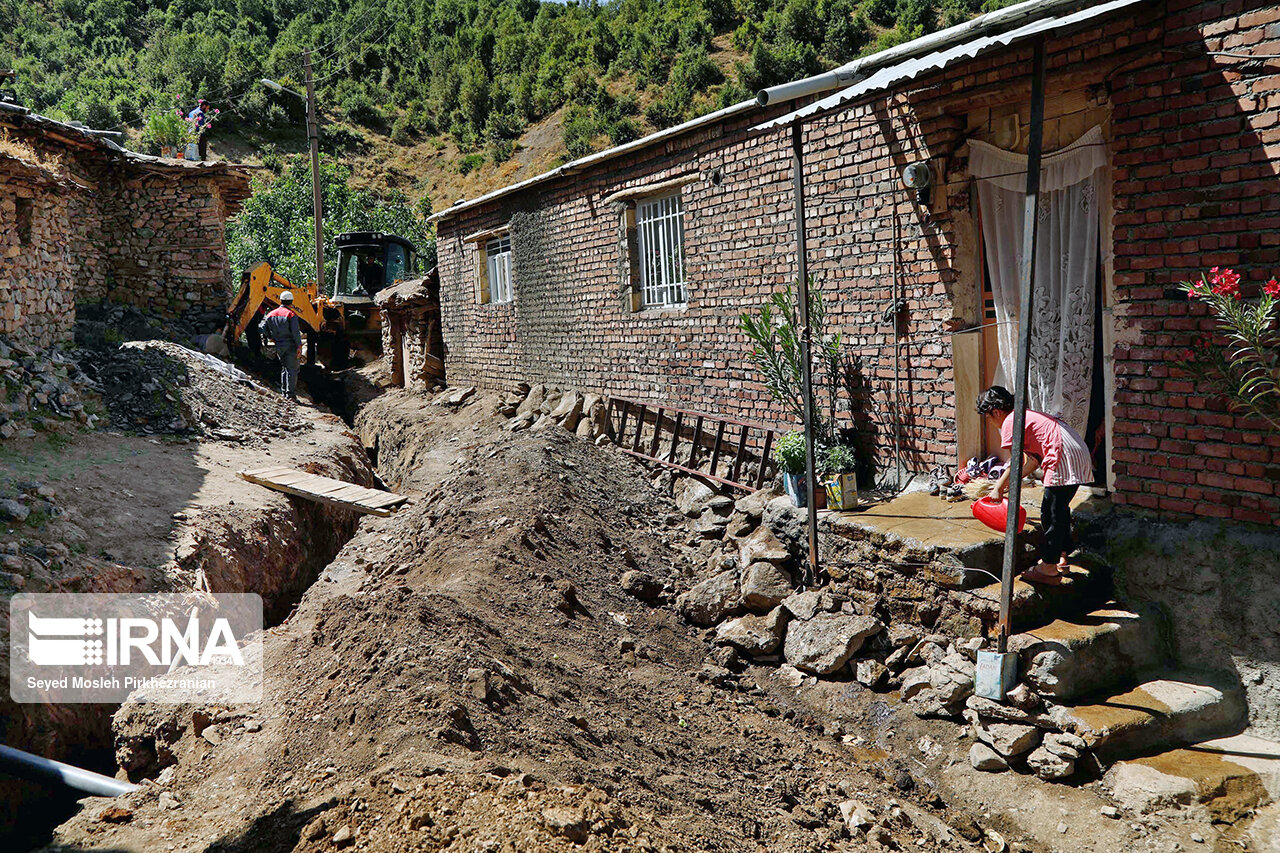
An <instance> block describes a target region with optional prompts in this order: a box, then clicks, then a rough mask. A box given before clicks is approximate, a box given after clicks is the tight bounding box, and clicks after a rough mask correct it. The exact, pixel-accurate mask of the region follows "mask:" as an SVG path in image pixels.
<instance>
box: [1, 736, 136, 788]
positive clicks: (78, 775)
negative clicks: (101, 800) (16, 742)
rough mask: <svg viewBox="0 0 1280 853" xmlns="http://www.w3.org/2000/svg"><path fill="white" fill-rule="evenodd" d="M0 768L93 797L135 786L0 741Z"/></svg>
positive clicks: (134, 786)
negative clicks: (5, 744)
mask: <svg viewBox="0 0 1280 853" xmlns="http://www.w3.org/2000/svg"><path fill="white" fill-rule="evenodd" d="M0 770H4V771H5V772H7V773H11V774H13V775H14V776H19V777H21V778H23V779H30V780H31V781H33V782H51V783H54V784H59V785H66V786H67V787H68V788H74V789H75V790H77V791H84V792H85V793H86V794H92V795H93V796H95V797H118V796H120V795H121V794H128V793H129V792H131V791H136V790H138V786H137V785H131V784H129V783H128V782H121V781H120V780H119V779H112V778H111V777H110V776H103V775H102V774H101V773H94V772H93V771H92V770H85V769H84V768H81V767H74V766H72V765H70V764H63V763H62V762H61V761H54V760H53V759H52V758H45V757H43V756H40V755H35V754H33V753H30V752H24V751H23V750H21V749H14V748H13V747H11V746H4V745H3V744H0Z"/></svg>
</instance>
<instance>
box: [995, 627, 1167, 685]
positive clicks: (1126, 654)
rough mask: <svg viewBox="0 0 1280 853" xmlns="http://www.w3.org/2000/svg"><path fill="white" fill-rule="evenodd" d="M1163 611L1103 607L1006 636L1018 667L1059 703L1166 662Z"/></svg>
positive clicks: (1129, 680)
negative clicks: (1017, 658) (1017, 657)
mask: <svg viewBox="0 0 1280 853" xmlns="http://www.w3.org/2000/svg"><path fill="white" fill-rule="evenodd" d="M1162 626H1163V615H1162V614H1161V612H1160V609H1159V608H1158V607H1156V606H1154V605H1150V604H1147V605H1140V606H1137V607H1133V608H1122V607H1120V606H1119V605H1117V604H1116V603H1115V602H1110V603H1109V604H1108V605H1107V606H1106V607H1103V608H1099V609H1097V610H1093V611H1090V612H1088V613H1085V614H1084V615H1082V616H1073V617H1068V618H1064V619H1055V620H1054V621H1052V622H1050V623H1049V624H1047V625H1042V626H1040V627H1038V628H1033V629H1031V630H1029V631H1025V632H1023V633H1021V634H1015V635H1014V636H1012V637H1010V638H1009V651H1011V652H1018V654H1019V657H1020V666H1019V671H1020V672H1021V673H1023V677H1024V678H1025V680H1026V681H1027V683H1028V684H1029V685H1030V686H1031V687H1032V688H1033V689H1034V690H1036V691H1037V692H1038V693H1040V694H1042V695H1044V696H1047V697H1051V698H1052V699H1053V700H1055V701H1057V702H1061V701H1064V700H1068V699H1076V698H1079V697H1081V696H1085V695H1087V694H1090V693H1097V692H1099V691H1102V690H1106V689H1108V688H1112V687H1116V686H1119V685H1124V684H1133V683H1134V681H1135V679H1136V677H1137V674H1138V673H1139V672H1141V671H1144V670H1154V669H1157V668H1159V667H1161V666H1164V665H1165V664H1167V663H1168V654H1167V650H1166V647H1165V643H1164V639H1163V634H1162V630H1161V629H1162Z"/></svg>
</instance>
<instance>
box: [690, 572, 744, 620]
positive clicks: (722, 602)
mask: <svg viewBox="0 0 1280 853" xmlns="http://www.w3.org/2000/svg"><path fill="white" fill-rule="evenodd" d="M740 607H741V594H740V592H739V590H738V573H737V572H733V571H729V572H721V573H720V574H718V575H715V576H714V577H710V578H707V579H706V580H704V581H703V582H702V583H700V584H698V585H697V586H695V587H693V588H692V589H690V590H689V591H688V592H685V593H682V594H681V595H680V597H679V598H677V599H676V609H677V610H678V611H679V612H680V615H681V616H683V617H684V618H685V619H687V620H689V621H690V622H692V623H693V624H695V625H715V624H716V623H717V622H720V621H721V620H722V619H724V617H726V616H731V615H733V614H734V613H736V612H737V611H738V609H739V608H740Z"/></svg>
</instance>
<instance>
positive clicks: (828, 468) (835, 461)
mask: <svg viewBox="0 0 1280 853" xmlns="http://www.w3.org/2000/svg"><path fill="white" fill-rule="evenodd" d="M818 467H819V468H820V469H821V471H822V473H823V475H824V476H827V477H834V476H835V475H837V474H854V473H857V471H858V454H857V453H856V452H855V451H854V449H853V448H852V447H850V446H849V445H847V444H833V445H831V446H830V447H828V448H826V452H824V453H823V454H822V461H821V463H820V464H819V465H818Z"/></svg>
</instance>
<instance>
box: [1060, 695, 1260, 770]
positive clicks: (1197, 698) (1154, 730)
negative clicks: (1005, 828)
mask: <svg viewBox="0 0 1280 853" xmlns="http://www.w3.org/2000/svg"><path fill="white" fill-rule="evenodd" d="M1050 717H1051V719H1052V720H1053V721H1054V723H1056V724H1057V725H1058V726H1059V727H1061V728H1063V729H1065V730H1066V731H1069V732H1073V733H1075V734H1077V735H1079V736H1080V737H1082V738H1084V740H1085V743H1087V744H1088V745H1089V747H1090V748H1091V749H1092V750H1093V751H1094V752H1095V753H1096V754H1097V755H1098V756H1099V758H1101V759H1102V760H1103V761H1113V760H1116V759H1120V758H1128V757H1132V756H1134V755H1138V754H1140V753H1143V752H1147V751H1152V750H1155V749H1161V748H1167V747H1172V746H1181V745H1184V744H1190V743H1196V742H1197V741H1200V740H1204V739H1205V738H1210V737H1213V736H1214V735H1228V734H1235V733H1236V732H1238V731H1240V730H1241V729H1242V728H1243V727H1244V720H1245V717H1246V709H1245V706H1244V701H1243V698H1242V696H1241V693H1240V690H1239V688H1238V687H1234V686H1230V685H1226V684H1224V683H1223V680H1222V679H1219V678H1216V677H1203V676H1196V675H1189V674H1178V675H1171V676H1166V677H1162V678H1156V679H1153V680H1150V681H1146V682H1144V683H1142V684H1140V685H1138V686H1137V687H1135V688H1133V689H1131V690H1126V691H1124V692H1122V693H1117V694H1115V695H1112V696H1106V697H1103V698H1101V699H1099V700H1098V701H1095V702H1093V703H1090V704H1082V705H1076V706H1074V707H1069V706H1058V707H1056V708H1054V709H1053V710H1052V711H1051V712H1050Z"/></svg>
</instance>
